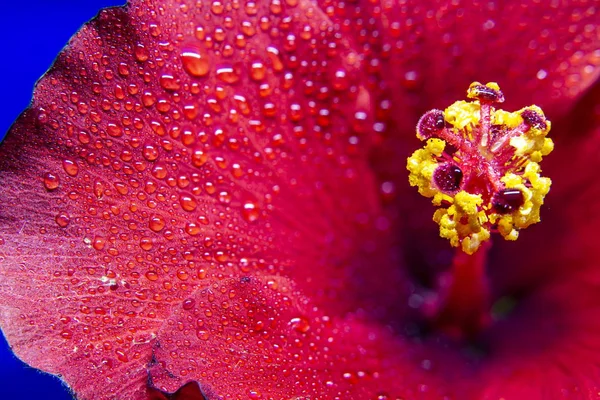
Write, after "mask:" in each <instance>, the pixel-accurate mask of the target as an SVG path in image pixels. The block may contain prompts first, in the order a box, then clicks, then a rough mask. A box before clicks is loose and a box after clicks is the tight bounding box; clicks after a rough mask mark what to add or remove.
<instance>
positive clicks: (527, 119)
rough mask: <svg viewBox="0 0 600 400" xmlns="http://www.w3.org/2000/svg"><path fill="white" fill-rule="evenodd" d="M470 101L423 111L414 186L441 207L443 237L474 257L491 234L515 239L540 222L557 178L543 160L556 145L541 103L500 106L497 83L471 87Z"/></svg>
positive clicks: (413, 160)
mask: <svg viewBox="0 0 600 400" xmlns="http://www.w3.org/2000/svg"><path fill="white" fill-rule="evenodd" d="M467 97H469V98H470V99H472V100H473V101H468V102H467V101H457V102H455V103H454V104H452V105H451V106H450V107H448V108H447V109H446V110H444V111H441V110H431V111H428V112H427V113H425V115H423V116H422V117H421V119H420V120H419V123H418V125H417V137H418V138H419V139H421V140H423V141H426V144H425V146H424V147H423V148H422V149H419V150H417V151H415V152H414V153H413V154H412V156H410V157H409V159H408V163H407V168H408V170H409V172H410V176H409V182H410V184H411V185H412V186H417V187H418V190H419V193H421V194H422V195H423V196H425V197H430V198H432V202H433V204H434V205H435V206H437V207H438V209H437V211H436V212H435V213H434V216H433V219H434V221H435V222H437V223H438V224H439V225H440V235H441V236H442V237H444V238H447V239H449V240H450V243H451V245H452V246H454V247H459V246H460V247H461V248H462V250H463V251H464V252H465V253H467V254H473V253H474V252H475V251H477V249H479V247H480V246H481V243H482V242H484V241H486V240H488V239H489V238H490V236H491V233H493V232H498V233H500V234H501V235H502V236H503V237H504V238H505V239H507V240H516V239H517V237H518V236H519V231H520V230H521V229H524V228H527V227H528V226H529V225H532V224H535V223H537V222H539V221H540V207H541V205H542V204H543V202H544V197H545V196H546V194H547V193H548V191H549V190H550V185H551V181H550V179H549V178H544V177H542V176H541V175H540V166H539V162H540V161H541V160H542V158H543V157H544V156H546V155H548V154H549V153H550V152H551V151H552V149H553V148H554V144H553V142H552V140H551V139H549V138H547V137H546V135H547V134H548V132H549V131H550V122H549V121H547V120H546V118H545V117H544V114H543V112H542V110H541V109H540V108H539V107H536V106H530V107H525V108H523V109H521V110H519V111H516V112H506V111H504V110H500V109H496V108H495V105H496V104H498V103H502V102H503V101H504V95H503V94H502V92H501V91H500V88H499V87H498V85H497V84H495V83H488V84H486V85H482V84H480V83H478V82H475V83H473V84H471V86H470V87H469V90H468V92H467Z"/></svg>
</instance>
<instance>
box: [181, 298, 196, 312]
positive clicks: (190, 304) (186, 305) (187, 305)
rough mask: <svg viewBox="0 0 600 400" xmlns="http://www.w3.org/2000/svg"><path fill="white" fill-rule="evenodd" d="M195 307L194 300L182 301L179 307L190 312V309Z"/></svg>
mask: <svg viewBox="0 0 600 400" xmlns="http://www.w3.org/2000/svg"><path fill="white" fill-rule="evenodd" d="M195 305H196V300H194V299H185V300H184V301H183V303H182V304H181V307H182V308H183V309H184V310H191V309H192V308H194V306H195Z"/></svg>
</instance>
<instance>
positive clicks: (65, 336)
mask: <svg viewBox="0 0 600 400" xmlns="http://www.w3.org/2000/svg"><path fill="white" fill-rule="evenodd" d="M60 337H62V338H63V339H71V338H72V337H73V332H71V331H69V330H66V329H65V330H63V331H62V332H61V333H60Z"/></svg>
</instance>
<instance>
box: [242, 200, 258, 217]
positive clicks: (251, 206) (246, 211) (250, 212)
mask: <svg viewBox="0 0 600 400" xmlns="http://www.w3.org/2000/svg"><path fill="white" fill-rule="evenodd" d="M259 216H260V212H259V210H258V206H257V205H256V204H255V203H253V202H251V201H248V202H246V203H244V205H243V206H242V217H243V218H244V220H246V221H248V222H254V221H256V220H257V219H258V217H259Z"/></svg>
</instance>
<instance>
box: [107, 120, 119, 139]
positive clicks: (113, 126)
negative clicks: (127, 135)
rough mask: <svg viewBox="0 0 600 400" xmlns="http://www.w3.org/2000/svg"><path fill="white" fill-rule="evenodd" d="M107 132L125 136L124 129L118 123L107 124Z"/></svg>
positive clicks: (116, 135) (112, 134) (111, 134)
mask: <svg viewBox="0 0 600 400" xmlns="http://www.w3.org/2000/svg"><path fill="white" fill-rule="evenodd" d="M106 133H108V134H109V135H110V136H112V137H121V136H123V130H122V129H121V127H120V126H119V125H117V124H113V123H110V124H108V125H107V126H106Z"/></svg>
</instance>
